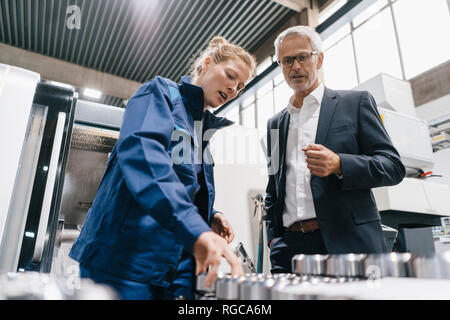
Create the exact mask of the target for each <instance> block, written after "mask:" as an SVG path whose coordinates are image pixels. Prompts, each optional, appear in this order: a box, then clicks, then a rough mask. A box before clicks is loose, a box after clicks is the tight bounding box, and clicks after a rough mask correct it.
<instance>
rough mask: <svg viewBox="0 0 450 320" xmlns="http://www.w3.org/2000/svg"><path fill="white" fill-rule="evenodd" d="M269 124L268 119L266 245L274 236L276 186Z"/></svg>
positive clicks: (265, 203)
mask: <svg viewBox="0 0 450 320" xmlns="http://www.w3.org/2000/svg"><path fill="white" fill-rule="evenodd" d="M271 141H272V139H271V125H270V120H269V121H268V122H267V168H268V176H269V181H268V183H267V187H266V197H265V201H264V207H265V210H266V218H265V219H266V230H267V245H269V243H270V242H271V241H272V240H273V238H274V223H273V209H274V204H275V202H276V198H277V195H276V188H275V174H274V172H273V170H272V169H271V168H272V165H273V161H272V151H274V150H272V143H271Z"/></svg>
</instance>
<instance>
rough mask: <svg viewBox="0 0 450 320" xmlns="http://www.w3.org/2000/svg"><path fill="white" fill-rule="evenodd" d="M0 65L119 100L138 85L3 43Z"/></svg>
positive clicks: (135, 82) (0, 46)
mask: <svg viewBox="0 0 450 320" xmlns="http://www.w3.org/2000/svg"><path fill="white" fill-rule="evenodd" d="M0 63H3V64H7V65H11V66H16V67H20V68H24V69H27V70H30V71H34V72H37V73H39V74H40V75H41V78H42V79H45V80H53V81H58V82H62V83H67V84H70V85H72V86H74V87H76V88H91V89H95V90H99V91H101V92H102V93H103V94H106V95H110V96H114V97H119V98H123V99H128V98H130V97H131V96H132V95H133V94H134V93H135V92H136V90H137V89H138V88H139V86H140V85H141V83H140V82H137V81H132V80H128V79H125V78H121V77H117V76H114V75H112V74H109V73H104V72H100V71H97V70H94V69H89V68H85V67H82V66H79V65H76V64H73V63H69V62H66V61H63V60H59V59H55V58H52V57H48V56H44V55H41V54H38V53H34V52H31V51H27V50H23V49H20V48H17V47H13V46H9V45H6V44H4V43H0Z"/></svg>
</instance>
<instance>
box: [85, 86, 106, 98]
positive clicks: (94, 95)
mask: <svg viewBox="0 0 450 320" xmlns="http://www.w3.org/2000/svg"><path fill="white" fill-rule="evenodd" d="M83 95H85V96H86V97H90V98H94V99H100V97H101V96H102V92H101V91H98V90H94V89H89V88H85V89H84V91H83Z"/></svg>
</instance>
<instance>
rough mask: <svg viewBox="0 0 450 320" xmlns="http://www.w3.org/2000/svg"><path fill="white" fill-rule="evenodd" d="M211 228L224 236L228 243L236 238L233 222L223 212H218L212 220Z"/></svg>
mask: <svg viewBox="0 0 450 320" xmlns="http://www.w3.org/2000/svg"><path fill="white" fill-rule="evenodd" d="M211 229H212V230H213V231H214V232H215V233H217V234H218V235H219V236H221V237H222V238H224V239H225V240H226V241H227V243H230V242H231V241H233V239H234V232H233V228H232V227H231V224H230V223H229V222H228V220H227V219H226V218H225V216H224V215H223V214H221V213H220V212H217V213H216V214H215V215H214V216H213V218H212V220H211Z"/></svg>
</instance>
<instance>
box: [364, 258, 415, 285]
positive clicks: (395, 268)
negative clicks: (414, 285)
mask: <svg viewBox="0 0 450 320" xmlns="http://www.w3.org/2000/svg"><path fill="white" fill-rule="evenodd" d="M364 270H365V277H366V278H368V279H377V278H383V277H411V276H412V275H413V274H412V255H411V253H397V252H392V253H382V254H370V255H368V256H367V258H366V259H365V260H364Z"/></svg>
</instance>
